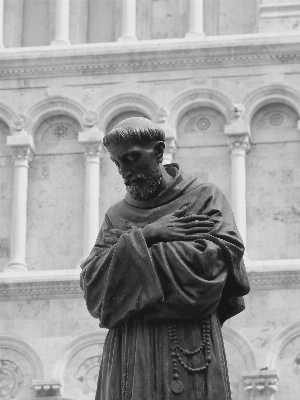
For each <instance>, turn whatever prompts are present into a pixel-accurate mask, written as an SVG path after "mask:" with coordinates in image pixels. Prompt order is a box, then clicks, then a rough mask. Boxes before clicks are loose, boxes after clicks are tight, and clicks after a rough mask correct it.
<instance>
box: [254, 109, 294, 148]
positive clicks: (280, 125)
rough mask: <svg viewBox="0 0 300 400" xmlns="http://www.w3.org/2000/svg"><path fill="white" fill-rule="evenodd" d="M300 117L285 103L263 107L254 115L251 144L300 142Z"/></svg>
mask: <svg viewBox="0 0 300 400" xmlns="http://www.w3.org/2000/svg"><path fill="white" fill-rule="evenodd" d="M298 120H299V115H298V113H297V111H296V110H295V109H294V108H292V107H291V106H289V105H286V104H284V103H272V104H267V105H264V106H263V107H261V108H260V109H258V110H257V111H256V113H255V114H254V116H253V118H252V121H251V125H250V127H251V128H250V129H251V142H252V143H253V144H256V143H272V142H287V141H296V142H297V141H299V138H300V133H299V130H298Z"/></svg>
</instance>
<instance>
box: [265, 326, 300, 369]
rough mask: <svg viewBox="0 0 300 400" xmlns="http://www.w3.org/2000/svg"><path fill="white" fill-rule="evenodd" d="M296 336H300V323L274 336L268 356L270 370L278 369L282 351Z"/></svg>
mask: <svg viewBox="0 0 300 400" xmlns="http://www.w3.org/2000/svg"><path fill="white" fill-rule="evenodd" d="M296 336H300V321H298V322H296V323H294V324H292V325H289V326H288V327H286V328H284V329H282V330H281V331H280V332H278V333H277V335H276V336H274V338H273V339H272V340H271V343H270V350H269V352H268V355H267V366H268V368H269V369H276V368H277V365H276V364H277V359H278V356H279V354H280V352H281V350H282V349H283V348H284V347H285V346H286V345H287V343H288V342H289V341H290V340H293V339H294V338H295V337H296Z"/></svg>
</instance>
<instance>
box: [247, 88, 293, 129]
mask: <svg viewBox="0 0 300 400" xmlns="http://www.w3.org/2000/svg"><path fill="white" fill-rule="evenodd" d="M270 103H284V104H286V105H288V106H290V107H292V108H293V109H294V110H295V111H296V112H297V113H298V115H300V94H299V93H298V92H296V91H295V90H293V89H291V88H289V87H287V86H283V85H270V86H265V87H262V88H260V89H257V90H255V91H254V92H252V93H250V95H248V96H247V97H246V98H245V99H244V100H243V104H244V106H245V117H244V118H245V122H246V124H250V122H251V120H252V118H253V116H254V114H255V113H256V111H258V110H259V109H260V108H261V107H263V106H265V105H267V104H270Z"/></svg>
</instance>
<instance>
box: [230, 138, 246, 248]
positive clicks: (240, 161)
mask: <svg viewBox="0 0 300 400" xmlns="http://www.w3.org/2000/svg"><path fill="white" fill-rule="evenodd" d="M229 140H230V142H231V144H230V156H231V206H232V209H233V213H234V216H235V220H236V224H237V227H238V230H239V232H240V234H241V236H242V239H243V241H244V245H245V246H246V153H247V152H248V151H249V149H250V144H249V136H246V135H239V136H230V137H229Z"/></svg>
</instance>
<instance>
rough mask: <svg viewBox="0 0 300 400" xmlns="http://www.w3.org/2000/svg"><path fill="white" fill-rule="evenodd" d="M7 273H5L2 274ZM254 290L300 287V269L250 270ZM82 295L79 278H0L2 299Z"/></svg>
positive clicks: (53, 297)
mask: <svg viewBox="0 0 300 400" xmlns="http://www.w3.org/2000/svg"><path fill="white" fill-rule="evenodd" d="M2 275H5V274H2ZM249 278H250V285H251V289H252V290H268V289H269V290H272V289H284V288H290V289H291V288H300V270H294V271H292V270H286V271H283V270H281V271H268V272H253V271H250V272H249ZM74 297H75V298H76V297H82V298H83V292H82V290H81V289H80V286H79V279H78V280H74V279H71V278H70V279H66V280H61V281H60V280H56V281H52V280H51V278H49V281H47V280H44V281H42V282H41V281H39V282H35V281H34V282H30V281H27V282H13V281H12V280H10V281H7V282H6V281H5V276H2V277H1V278H0V301H8V300H26V299H32V300H34V299H55V298H74Z"/></svg>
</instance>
